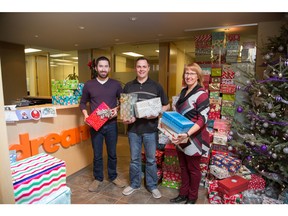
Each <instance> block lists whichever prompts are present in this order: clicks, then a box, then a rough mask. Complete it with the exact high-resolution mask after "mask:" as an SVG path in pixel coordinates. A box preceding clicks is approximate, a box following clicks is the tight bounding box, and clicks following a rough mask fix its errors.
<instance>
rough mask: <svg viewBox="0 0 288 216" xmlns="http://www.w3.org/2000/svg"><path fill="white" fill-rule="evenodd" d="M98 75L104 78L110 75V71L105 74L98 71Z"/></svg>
mask: <svg viewBox="0 0 288 216" xmlns="http://www.w3.org/2000/svg"><path fill="white" fill-rule="evenodd" d="M98 76H99V77H100V78H102V79H105V78H107V77H108V73H105V74H101V73H98Z"/></svg>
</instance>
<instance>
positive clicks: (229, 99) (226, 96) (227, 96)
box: [222, 94, 235, 101]
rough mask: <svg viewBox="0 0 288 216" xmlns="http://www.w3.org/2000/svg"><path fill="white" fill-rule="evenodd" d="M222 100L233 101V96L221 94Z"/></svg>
mask: <svg viewBox="0 0 288 216" xmlns="http://www.w3.org/2000/svg"><path fill="white" fill-rule="evenodd" d="M222 100H227V101H235V95H234V94H222Z"/></svg>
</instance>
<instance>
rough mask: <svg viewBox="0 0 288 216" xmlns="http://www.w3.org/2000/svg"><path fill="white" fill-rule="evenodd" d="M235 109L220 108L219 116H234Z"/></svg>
mask: <svg viewBox="0 0 288 216" xmlns="http://www.w3.org/2000/svg"><path fill="white" fill-rule="evenodd" d="M234 113H235V107H226V106H222V108H221V115H223V116H234Z"/></svg>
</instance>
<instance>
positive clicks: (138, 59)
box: [136, 57, 149, 65]
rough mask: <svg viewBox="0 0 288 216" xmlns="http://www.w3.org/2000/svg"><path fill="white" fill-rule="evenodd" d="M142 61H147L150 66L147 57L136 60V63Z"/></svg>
mask: <svg viewBox="0 0 288 216" xmlns="http://www.w3.org/2000/svg"><path fill="white" fill-rule="evenodd" d="M140 60H146V61H147V63H148V65H149V61H148V59H147V58H145V57H139V58H137V59H136V63H137V62H138V61H140Z"/></svg>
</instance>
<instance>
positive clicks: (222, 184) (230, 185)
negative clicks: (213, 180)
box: [218, 175, 249, 196]
mask: <svg viewBox="0 0 288 216" xmlns="http://www.w3.org/2000/svg"><path fill="white" fill-rule="evenodd" d="M248 184H249V181H248V180H246V179H244V178H242V177H241V176H237V175H235V176H231V177H229V178H226V179H223V180H220V181H219V182H218V191H219V192H222V193H224V194H227V195H228V196H232V195H234V194H237V193H240V192H242V191H245V190H247V189H248Z"/></svg>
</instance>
